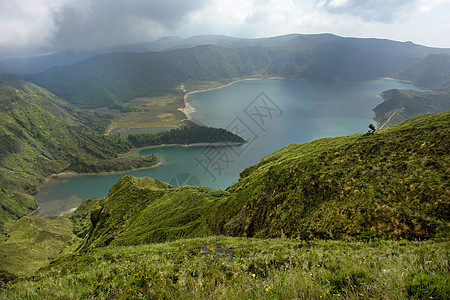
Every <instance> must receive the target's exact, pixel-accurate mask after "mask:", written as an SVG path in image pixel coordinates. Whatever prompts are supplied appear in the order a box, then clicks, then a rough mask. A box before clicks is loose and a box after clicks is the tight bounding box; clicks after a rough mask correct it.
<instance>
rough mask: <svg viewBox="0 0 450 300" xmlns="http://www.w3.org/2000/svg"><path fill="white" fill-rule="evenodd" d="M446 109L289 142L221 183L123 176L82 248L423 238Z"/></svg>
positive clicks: (448, 126) (441, 165) (433, 232)
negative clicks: (385, 125)
mask: <svg viewBox="0 0 450 300" xmlns="http://www.w3.org/2000/svg"><path fill="white" fill-rule="evenodd" d="M449 116H450V112H446V113H441V114H436V115H424V116H420V117H416V118H414V119H411V120H409V121H406V122H404V123H403V124H401V125H398V126H396V127H394V128H391V129H385V130H382V131H379V132H376V133H375V134H372V135H363V134H356V135H351V136H344V137H336V138H324V139H319V140H316V141H313V142H310V143H305V144H292V145H289V146H287V147H285V148H282V149H280V150H278V151H276V152H274V153H273V154H271V155H269V156H267V157H265V158H263V159H262V160H261V162H260V163H258V164H256V165H254V166H251V167H249V168H247V169H246V170H244V171H243V172H242V173H241V176H240V179H239V181H238V182H237V183H236V184H234V185H232V186H231V187H229V188H228V189H227V190H226V191H212V190H210V189H208V188H198V187H192V186H187V187H183V188H179V189H173V187H171V186H168V185H166V184H165V183H162V182H160V181H157V180H155V179H152V178H134V177H131V176H126V177H123V178H122V179H121V180H119V181H118V182H117V183H116V184H115V185H114V186H113V187H112V188H111V191H110V193H109V194H108V196H107V197H106V198H104V199H102V200H100V202H99V203H98V207H97V208H96V210H95V211H93V212H92V216H93V219H92V220H93V224H94V228H93V230H92V231H91V232H90V233H89V234H88V238H87V240H86V241H85V243H84V245H83V249H84V250H89V249H94V248H96V247H103V246H108V245H134V244H144V243H151V242H161V241H169V240H174V239H178V238H182V237H196V236H208V235H211V234H226V235H231V236H247V237H253V236H254V237H261V238H272V237H289V238H300V239H307V240H311V239H317V238H319V239H341V240H354V239H364V240H365V239H367V240H370V239H374V238H388V239H401V238H404V239H411V240H415V239H429V238H434V237H446V236H448V233H449V227H448V222H449V215H448V211H450V210H449V208H450V199H449V193H448V183H449V177H448V166H449V160H450V158H449V151H448V145H447V144H446V141H447V140H448V139H449V134H450V122H449V120H450V118H449Z"/></svg>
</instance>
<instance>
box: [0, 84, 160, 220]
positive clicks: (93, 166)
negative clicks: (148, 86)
mask: <svg viewBox="0 0 450 300" xmlns="http://www.w3.org/2000/svg"><path fill="white" fill-rule="evenodd" d="M0 119H1V120H2V122H1V124H0V224H1V223H3V222H5V221H7V220H13V219H17V218H19V217H21V216H23V215H25V214H27V213H29V212H30V211H32V210H33V209H35V208H36V203H35V202H34V200H33V198H32V197H31V196H29V193H32V192H34V191H35V190H36V189H37V188H38V186H39V185H40V184H41V183H42V181H43V180H44V178H45V177H47V176H49V175H51V174H52V173H59V172H62V171H75V172H95V171H113V170H124V169H132V168H134V167H140V166H149V165H152V164H154V162H155V161H144V160H142V161H141V160H138V159H130V158H129V159H119V160H117V159H116V157H117V155H118V154H120V153H123V152H126V151H127V150H129V149H131V148H132V146H131V144H130V143H129V142H128V141H127V140H125V139H121V138H118V137H116V136H104V135H103V134H102V133H101V130H103V129H104V127H106V124H105V121H104V120H103V119H101V118H98V117H96V116H95V115H93V114H88V113H85V112H81V111H78V110H76V109H74V108H73V107H72V106H71V105H70V104H68V103H67V102H65V101H63V100H61V99H59V98H57V97H56V96H55V95H53V94H51V93H50V92H48V91H46V90H44V89H42V88H39V87H37V86H35V85H34V84H31V83H28V82H23V81H18V80H9V79H0ZM102 124H103V125H102Z"/></svg>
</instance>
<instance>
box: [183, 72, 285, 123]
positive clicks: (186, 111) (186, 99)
mask: <svg viewBox="0 0 450 300" xmlns="http://www.w3.org/2000/svg"><path fill="white" fill-rule="evenodd" d="M270 79H284V78H283V77H250V78H242V79H237V80H234V81H232V82H230V83H227V84H223V85H220V86H217V87H212V88H207V89H202V90H195V91H190V92H187V93H186V94H184V107H183V108H179V109H178V110H180V111H181V112H183V113H184V114H185V115H186V118H187V120H189V121H191V122H194V123H196V124H197V123H198V122H197V121H196V120H195V119H193V118H192V114H193V113H195V112H196V110H195V107H193V106H192V105H191V104H190V103H189V96H190V95H192V94H195V93H200V92H206V91H212V90H217V89H221V88H224V87H228V86H230V85H232V84H235V83H237V82H240V81H247V80H270ZM199 125H201V124H199Z"/></svg>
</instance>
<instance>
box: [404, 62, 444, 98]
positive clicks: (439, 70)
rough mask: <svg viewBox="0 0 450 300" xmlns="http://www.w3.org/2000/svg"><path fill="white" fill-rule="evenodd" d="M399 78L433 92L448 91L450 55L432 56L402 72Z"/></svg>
mask: <svg viewBox="0 0 450 300" xmlns="http://www.w3.org/2000/svg"><path fill="white" fill-rule="evenodd" d="M398 77H399V78H401V79H406V80H411V81H412V82H413V83H414V84H415V85H417V86H420V87H425V88H427V89H430V90H433V91H448V90H450V55H448V54H434V55H428V56H427V57H425V58H424V59H422V60H420V61H418V62H416V63H414V64H413V65H411V66H410V67H408V68H406V69H405V70H403V71H402V72H401V73H400V74H399V75H398Z"/></svg>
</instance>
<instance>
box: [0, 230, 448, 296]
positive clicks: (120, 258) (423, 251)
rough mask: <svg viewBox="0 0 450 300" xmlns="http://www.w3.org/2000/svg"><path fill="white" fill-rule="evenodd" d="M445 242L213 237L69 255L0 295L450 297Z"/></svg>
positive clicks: (4, 288) (13, 283)
mask: <svg viewBox="0 0 450 300" xmlns="http://www.w3.org/2000/svg"><path fill="white" fill-rule="evenodd" d="M448 246H449V244H448V242H431V241H430V242H408V241H379V242H369V243H364V242H351V243H347V242H342V241H311V242H305V241H297V240H288V239H267V240H263V239H256V238H251V239H249V238H231V237H208V238H195V239H187V240H186V239H181V240H177V241H175V242H171V243H161V244H151V245H141V246H126V247H102V248H97V249H94V250H92V251H90V252H89V253H85V254H84V255H72V256H70V255H63V256H61V257H60V258H59V259H58V260H56V261H55V262H53V263H52V264H50V265H49V266H47V267H45V268H43V269H41V270H40V271H39V273H37V274H35V275H34V276H33V277H31V278H28V279H27V278H18V279H16V280H13V281H10V282H8V281H6V282H4V284H3V286H2V288H1V289H0V298H1V299H55V298H57V299H90V298H96V299H106V298H113V299H132V298H138V299H331V298H339V299H342V298H343V299H411V298H415V299H431V297H432V298H434V299H448V298H449V297H450V283H449V277H448V265H447V259H448V255H449V250H448V249H449V247H448Z"/></svg>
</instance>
